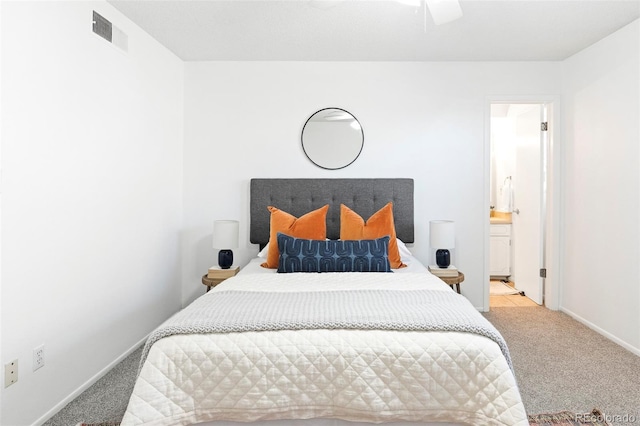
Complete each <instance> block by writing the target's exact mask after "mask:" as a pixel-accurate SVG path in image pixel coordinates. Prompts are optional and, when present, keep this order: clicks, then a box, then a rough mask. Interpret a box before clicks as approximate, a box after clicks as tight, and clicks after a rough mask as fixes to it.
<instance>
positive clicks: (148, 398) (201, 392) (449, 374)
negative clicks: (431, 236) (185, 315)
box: [122, 273, 528, 426]
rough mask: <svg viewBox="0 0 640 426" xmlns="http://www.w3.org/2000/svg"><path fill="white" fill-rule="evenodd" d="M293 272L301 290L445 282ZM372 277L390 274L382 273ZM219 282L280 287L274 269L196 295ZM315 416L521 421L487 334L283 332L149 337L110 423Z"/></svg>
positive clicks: (441, 287)
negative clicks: (123, 403)
mask: <svg viewBox="0 0 640 426" xmlns="http://www.w3.org/2000/svg"><path fill="white" fill-rule="evenodd" d="M303 275H304V276H303V277H302V278H304V285H305V290H307V289H308V290H309V291H323V290H325V289H332V288H333V289H335V288H337V287H339V288H342V289H344V288H345V286H347V285H350V286H352V287H353V288H394V289H397V290H399V291H402V290H407V289H415V288H418V287H422V288H424V287H425V286H426V287H429V288H432V289H434V291H451V289H450V288H449V287H448V286H446V285H445V284H444V283H442V282H441V281H439V280H438V279H437V278H435V277H433V279H431V278H428V279H426V280H425V278H424V277H425V276H427V277H432V276H430V275H429V274H423V273H421V274H303ZM382 275H384V276H395V277H394V278H389V279H388V282H385V281H387V279H382V280H381V279H380V276H382ZM327 279H330V280H331V284H327V282H326V280H327ZM230 286H233V288H238V289H242V290H255V291H290V288H289V287H290V285H285V284H283V282H282V280H280V279H279V278H278V275H265V276H263V275H260V276H259V280H258V282H256V277H254V278H251V276H250V275H249V276H242V275H239V276H237V277H235V278H232V279H229V280H227V281H225V282H224V283H223V284H221V285H219V286H218V287H216V288H215V289H214V290H212V292H209V293H208V294H207V295H205V296H203V297H212V296H213V294H215V293H214V292H215V291H216V290H218V291H219V290H223V289H225V288H230ZM296 291H300V288H299V287H298V288H296ZM469 307H470V309H474V308H473V307H472V306H471V304H469ZM318 417H326V418H338V419H344V420H350V421H364V422H373V423H381V422H391V421H413V422H425V423H426V422H455V423H461V424H471V425H528V421H527V416H526V413H525V410H524V407H523V405H522V402H521V399H520V394H519V392H518V388H517V385H516V382H515V378H514V376H513V374H512V371H511V370H510V369H509V366H508V364H507V362H506V359H505V358H504V356H503V354H502V352H501V350H500V348H499V346H498V345H497V343H495V342H494V341H492V340H490V339H488V338H486V337H482V336H477V335H473V334H469V333H458V332H419V331H379V330H368V331H361V330H297V331H290V330H283V331H261V332H242V333H226V334H195V335H174V336H170V337H166V338H163V339H161V340H159V341H158V342H156V343H155V344H154V345H153V346H152V347H151V350H150V352H149V355H148V357H147V360H146V362H145V364H144V365H143V368H142V369H141V371H140V376H139V377H138V380H137V382H136V384H135V388H134V391H133V394H132V396H131V399H130V402H129V406H128V408H127V412H126V413H125V417H124V419H123V422H122V426H129V425H190V424H196V423H199V422H206V421H215V420H232V421H241V422H251V421H258V420H270V419H291V418H298V419H308V418H318Z"/></svg>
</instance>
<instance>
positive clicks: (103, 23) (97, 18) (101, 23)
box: [93, 10, 113, 43]
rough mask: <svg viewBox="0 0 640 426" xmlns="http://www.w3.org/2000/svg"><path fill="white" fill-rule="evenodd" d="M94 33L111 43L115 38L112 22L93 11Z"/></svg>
mask: <svg viewBox="0 0 640 426" xmlns="http://www.w3.org/2000/svg"><path fill="white" fill-rule="evenodd" d="M93 32H94V33H96V34H98V35H99V36H100V37H102V38H103V39H105V40H107V41H108V42H109V43H111V40H112V38H113V29H112V26H111V22H109V21H107V20H106V19H105V18H104V17H103V16H102V15H100V14H99V13H98V12H96V11H95V10H94V11H93Z"/></svg>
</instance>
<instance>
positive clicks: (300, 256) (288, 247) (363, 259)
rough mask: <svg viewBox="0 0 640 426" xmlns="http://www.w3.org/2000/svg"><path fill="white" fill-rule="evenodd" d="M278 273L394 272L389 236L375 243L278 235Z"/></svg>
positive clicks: (373, 241)
mask: <svg viewBox="0 0 640 426" xmlns="http://www.w3.org/2000/svg"><path fill="white" fill-rule="evenodd" d="M277 240H278V250H279V251H280V260H279V262H278V272H392V271H391V264H390V263H389V236H385V237H381V238H376V239H373V240H307V239H304V238H295V237H291V236H289V235H286V234H283V233H281V232H279V233H278V235H277Z"/></svg>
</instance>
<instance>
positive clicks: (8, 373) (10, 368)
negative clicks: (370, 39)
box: [4, 359, 18, 388]
mask: <svg viewBox="0 0 640 426" xmlns="http://www.w3.org/2000/svg"><path fill="white" fill-rule="evenodd" d="M17 381H18V360H17V359H14V360H13V361H11V362H10V363H8V364H5V365H4V387H5V388H8V387H9V386H11V385H12V384H14V383H15V382H17Z"/></svg>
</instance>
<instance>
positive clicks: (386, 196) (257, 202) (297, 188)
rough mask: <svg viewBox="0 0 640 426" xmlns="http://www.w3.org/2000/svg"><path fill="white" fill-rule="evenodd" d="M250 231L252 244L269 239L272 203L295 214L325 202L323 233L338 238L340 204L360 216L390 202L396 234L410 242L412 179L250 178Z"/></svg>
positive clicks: (371, 212) (262, 244)
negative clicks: (324, 228) (325, 230)
mask: <svg viewBox="0 0 640 426" xmlns="http://www.w3.org/2000/svg"><path fill="white" fill-rule="evenodd" d="M250 195H251V202H250V215H251V225H250V235H249V240H250V241H251V242H252V243H253V244H260V247H263V246H264V245H265V244H267V243H268V242H269V222H270V217H271V216H270V213H269V211H268V210H267V206H275V207H277V208H279V209H281V210H284V211H286V212H287V213H291V214H292V215H294V216H296V217H300V216H302V215H303V214H306V213H308V212H310V211H311V210H315V209H317V208H319V207H322V206H324V205H325V204H329V205H330V207H329V212H328V213H327V237H328V238H330V239H338V238H340V204H344V205H346V206H348V207H349V208H351V209H352V210H354V211H355V212H356V213H358V214H359V215H360V216H362V218H363V219H364V220H367V219H369V217H370V216H371V215H372V214H373V213H375V212H377V211H378V210H379V209H380V208H382V207H383V206H384V205H385V204H387V203H388V202H389V201H392V202H393V218H394V222H395V226H396V236H397V237H398V238H400V239H401V240H402V241H404V242H405V243H412V242H413V179H251V194H250Z"/></svg>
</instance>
